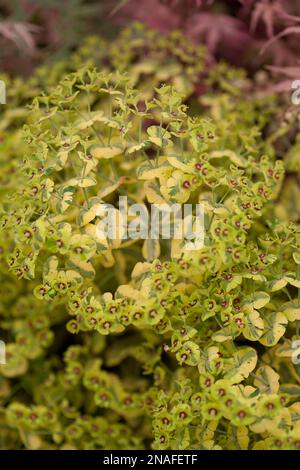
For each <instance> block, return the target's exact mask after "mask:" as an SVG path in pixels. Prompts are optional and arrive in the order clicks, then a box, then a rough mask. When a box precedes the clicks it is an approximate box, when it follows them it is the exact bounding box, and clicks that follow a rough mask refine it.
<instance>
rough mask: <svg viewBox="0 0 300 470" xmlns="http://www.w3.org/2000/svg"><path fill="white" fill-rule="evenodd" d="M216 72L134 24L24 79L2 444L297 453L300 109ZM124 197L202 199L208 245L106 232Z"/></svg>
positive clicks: (13, 175) (13, 171)
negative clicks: (107, 213)
mask: <svg viewBox="0 0 300 470" xmlns="http://www.w3.org/2000/svg"><path fill="white" fill-rule="evenodd" d="M99 41H100V42H99ZM207 60H208V59H207V55H206V54H205V51H204V50H203V49H202V48H200V49H199V48H198V47H196V46H194V45H192V44H190V43H189V42H188V41H187V40H183V38H182V36H181V35H180V34H179V33H172V34H170V35H169V36H160V35H159V34H157V33H155V32H152V31H145V30H144V29H143V28H142V27H141V26H136V27H134V28H133V29H130V30H125V31H124V32H122V33H121V35H120V37H118V38H116V39H115V41H114V42H111V43H108V42H106V41H105V40H104V39H103V40H99V39H97V38H91V39H89V40H88V41H87V42H86V43H85V45H84V46H83V47H82V48H81V49H80V50H79V51H78V52H77V53H76V54H74V55H73V56H72V57H71V59H70V60H68V61H61V62H57V63H56V64H55V65H54V67H51V68H48V67H44V68H42V69H39V70H38V71H37V73H36V74H35V76H33V77H32V78H31V79H30V80H29V81H28V82H23V81H20V80H18V79H16V80H14V81H11V82H8V86H7V89H8V95H9V102H10V105H9V107H7V108H5V111H4V114H3V115H2V119H1V138H2V140H3V143H2V150H1V160H0V161H1V170H2V171H1V192H0V197H1V232H0V260H1V264H0V279H1V283H0V286H1V287H0V290H1V298H0V302H1V303H0V321H1V323H0V327H1V330H0V332H1V339H4V340H5V341H6V343H7V364H5V365H2V366H0V403H1V406H2V408H1V410H0V411H1V413H0V427H1V436H2V445H3V447H5V448H24V447H25V448H29V449H38V448H43V449H44V448H46V449H56V448H76V449H105V448H115V449H131V448H132V449H142V448H155V449H277V448H280V449H298V448H300V421H299V416H300V402H299V396H300V385H299V384H300V370H299V365H297V364H294V363H293V361H292V359H291V356H292V354H293V352H294V350H293V349H292V342H293V341H294V340H297V339H300V335H299V328H298V327H299V325H298V323H299V320H300V297H299V292H300V290H299V289H300V267H299V265H300V231H299V217H300V208H299V202H298V201H299V188H298V184H297V178H298V175H297V172H298V171H299V156H298V149H299V138H298V137H297V136H298V135H299V133H298V122H297V109H295V110H294V109H293V110H289V111H288V112H286V113H285V112H284V109H285V108H286V103H285V101H284V98H280V99H279V98H276V97H273V96H266V95H265V94H264V93H262V92H260V91H261V89H260V86H261V83H260V81H259V77H257V78H256V79H254V80H253V81H250V80H249V79H248V78H247V77H246V74H245V72H243V71H242V70H237V69H232V68H231V67H229V66H228V65H226V64H225V63H222V62H220V63H217V64H215V65H214V66H211V67H210V68H209V70H208V71H207V68H206V63H207ZM6 80H8V79H7V78H6ZM32 99H33V100H32ZM31 101H32V103H31V105H30V108H27V107H25V105H26V104H28V103H29V102H31ZM12 104H13V105H12ZM23 124H24V127H23V128H22V126H23ZM120 195H126V196H127V197H128V199H129V201H130V203H134V202H146V203H147V204H151V203H172V202H176V203H179V204H184V203H194V204H195V203H199V202H201V203H202V204H204V207H205V246H204V247H203V248H202V249H201V250H197V251H192V252H191V251H187V250H184V249H183V248H182V246H183V243H182V242H181V241H180V240H179V241H177V240H176V241H175V240H172V241H168V240H162V239H160V240H146V241H143V240H126V241H125V240H122V239H121V238H118V239H114V240H110V239H108V238H106V237H105V236H104V235H101V232H99V231H97V230H96V226H97V224H98V223H99V221H100V220H101V217H103V214H104V210H105V207H106V204H108V203H110V204H113V205H114V207H115V211H116V213H117V214H120V212H119V210H120V208H119V207H118V199H119V196H120ZM129 220H130V219H129Z"/></svg>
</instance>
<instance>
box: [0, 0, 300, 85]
mask: <svg viewBox="0 0 300 470" xmlns="http://www.w3.org/2000/svg"><path fill="white" fill-rule="evenodd" d="M134 21H139V22H142V23H144V24H146V25H147V26H149V27H151V28H153V29H155V30H158V31H161V32H162V33H163V32H167V31H171V30H174V29H176V30H178V29H179V30H181V31H182V32H183V33H184V34H185V35H186V36H187V37H189V38H190V39H192V40H193V41H194V42H195V43H202V44H205V45H206V46H207V50H208V54H209V58H210V60H211V61H212V62H213V61H215V60H220V59H224V60H226V61H227V62H229V63H231V64H233V65H235V66H240V67H243V68H246V69H247V70H248V73H249V74H253V73H255V72H256V71H257V70H258V69H260V68H261V67H264V68H265V67H267V68H269V71H270V72H271V73H272V74H273V75H274V76H275V77H277V78H278V81H279V85H278V87H279V88H284V87H285V86H286V84H285V80H284V79H285V78H286V79H289V84H290V80H291V79H293V78H298V77H299V76H300V65H299V35H300V2H299V1H295V0H227V1H224V0H0V70H1V71H2V72H6V73H9V74H12V75H22V76H28V75H29V74H31V72H32V70H33V69H34V68H35V67H36V66H38V65H40V64H42V63H45V62H48V63H49V62H51V61H54V60H56V59H57V58H59V57H64V56H67V55H68V54H69V53H70V51H74V50H76V48H77V47H78V46H79V45H80V44H81V43H82V41H83V39H84V38H85V37H86V36H90V35H95V34H101V35H104V36H105V37H107V38H112V39H113V37H114V35H115V34H117V32H118V30H119V29H120V28H122V27H124V26H128V25H130V23H132V22H134Z"/></svg>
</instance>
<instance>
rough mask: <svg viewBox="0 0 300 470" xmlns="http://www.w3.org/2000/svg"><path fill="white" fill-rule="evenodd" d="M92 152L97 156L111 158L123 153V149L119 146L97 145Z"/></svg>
mask: <svg viewBox="0 0 300 470" xmlns="http://www.w3.org/2000/svg"><path fill="white" fill-rule="evenodd" d="M90 153H91V155H92V156H93V157H95V158H104V159H109V158H113V157H116V156H117V155H121V154H122V153H123V149H121V148H119V147H100V145H97V146H94V147H92V148H91V149H90Z"/></svg>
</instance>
